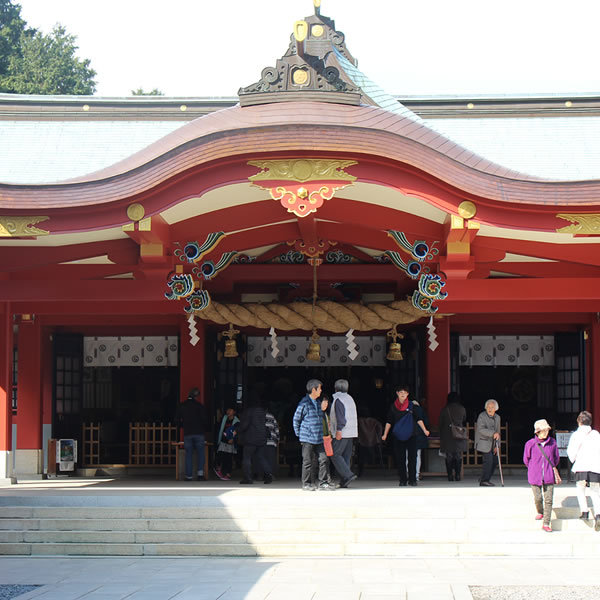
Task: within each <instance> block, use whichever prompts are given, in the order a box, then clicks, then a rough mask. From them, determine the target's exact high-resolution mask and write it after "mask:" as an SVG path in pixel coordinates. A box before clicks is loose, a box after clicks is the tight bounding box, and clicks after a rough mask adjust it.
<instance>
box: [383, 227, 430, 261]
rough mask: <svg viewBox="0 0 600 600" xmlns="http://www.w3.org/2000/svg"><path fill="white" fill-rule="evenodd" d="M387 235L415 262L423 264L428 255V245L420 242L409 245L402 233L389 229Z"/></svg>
mask: <svg viewBox="0 0 600 600" xmlns="http://www.w3.org/2000/svg"><path fill="white" fill-rule="evenodd" d="M387 234H388V235H389V236H390V237H391V238H392V239H393V240H394V241H395V242H396V244H398V246H400V248H402V250H404V251H405V252H408V253H409V254H410V255H411V256H412V257H413V258H414V259H415V260H418V261H419V262H423V261H424V260H425V259H426V258H428V255H429V245H428V244H427V243H426V242H424V241H422V240H418V241H416V242H414V243H413V244H411V243H410V242H409V241H408V239H407V237H406V236H405V235H404V233H403V232H402V231H395V230H393V229H390V230H389V231H388V232H387Z"/></svg>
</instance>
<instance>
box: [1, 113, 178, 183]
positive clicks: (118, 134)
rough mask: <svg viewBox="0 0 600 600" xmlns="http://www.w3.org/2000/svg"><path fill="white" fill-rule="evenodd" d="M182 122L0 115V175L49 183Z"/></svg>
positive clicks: (103, 162)
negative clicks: (9, 118)
mask: <svg viewBox="0 0 600 600" xmlns="http://www.w3.org/2000/svg"><path fill="white" fill-rule="evenodd" d="M183 124H184V122H176V121H139V122H135V121H91V120H90V121H59V120H51V121H2V120H0V140H2V142H1V143H0V181H1V182H2V183H21V184H27V183H51V182H56V181H63V180H65V179H69V178H71V177H76V176H79V175H85V174H87V173H91V172H93V171H97V170H98V169H102V168H104V167H108V166H110V165H112V164H114V163H116V162H117V161H119V160H122V159H124V158H127V157H128V156H131V155H132V154H133V153H134V152H137V151H138V150H141V149H142V148H145V147H146V146H148V145H149V144H151V143H152V142H155V141H156V140H158V139H160V138H161V137H163V136H165V135H167V134H168V133H170V132H171V131H173V130H175V129H177V128H178V127H180V126H181V125H183Z"/></svg>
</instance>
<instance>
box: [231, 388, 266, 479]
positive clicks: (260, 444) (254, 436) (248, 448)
mask: <svg viewBox="0 0 600 600" xmlns="http://www.w3.org/2000/svg"><path fill="white" fill-rule="evenodd" d="M266 420H267V411H266V410H265V407H264V406H263V403H262V400H261V398H260V396H258V394H253V395H252V396H251V398H250V402H249V405H248V408H246V409H245V410H244V412H243V413H242V416H241V418H240V423H239V425H238V429H237V437H238V441H239V443H241V444H242V445H243V447H244V453H243V458H242V471H243V473H244V478H243V479H242V480H241V481H240V483H242V484H251V483H254V482H253V480H252V460H253V459H254V460H255V461H256V467H257V471H258V472H262V473H264V482H265V483H271V482H272V481H273V475H272V473H271V467H270V465H269V463H268V461H267V457H266V446H267V426H266Z"/></svg>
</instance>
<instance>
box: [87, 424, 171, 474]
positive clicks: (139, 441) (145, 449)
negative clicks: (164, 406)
mask: <svg viewBox="0 0 600 600" xmlns="http://www.w3.org/2000/svg"><path fill="white" fill-rule="evenodd" d="M101 429H102V423H100V422H98V423H84V424H83V427H82V435H81V438H82V444H81V446H82V447H81V464H82V466H84V467H95V466H100V465H102V458H101V457H102V439H101V435H100V433H101ZM172 442H177V427H176V426H175V425H172V424H171V423H139V422H138V423H129V462H128V464H127V465H126V466H130V467H133V466H135V467H157V466H158V467H160V466H175V447H174V446H173V444H172Z"/></svg>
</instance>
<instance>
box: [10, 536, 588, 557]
mask: <svg viewBox="0 0 600 600" xmlns="http://www.w3.org/2000/svg"><path fill="white" fill-rule="evenodd" d="M545 535H548V534H545ZM599 552H600V543H589V542H586V543H578V544H571V543H564V542H557V543H553V544H548V543H546V542H543V541H540V542H539V543H531V542H529V543H510V544H498V543H489V542H488V543H465V544H455V543H443V544H415V543H411V544H408V543H395V544H391V543H390V544H379V543H376V544H367V543H358V542H357V543H315V544H284V543H272V544H266V543H264V544H256V545H252V544H182V543H165V544H151V543H149V544H119V543H115V544H109V543H106V544H101V543H64V544H63V543H45V544H39V543H10V544H0V555H31V556H306V557H318V556H327V557H332V556H340V557H342V556H382V557H384V556H385V557H494V556H509V557H523V558H525V557H527V558H531V557H553V558H564V557H587V558H589V557H590V556H598V554H599Z"/></svg>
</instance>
